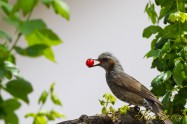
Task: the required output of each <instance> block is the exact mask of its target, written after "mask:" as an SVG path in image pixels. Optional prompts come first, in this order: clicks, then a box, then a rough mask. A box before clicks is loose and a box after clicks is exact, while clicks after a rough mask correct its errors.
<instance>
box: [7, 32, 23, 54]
mask: <svg viewBox="0 0 187 124" xmlns="http://www.w3.org/2000/svg"><path fill="white" fill-rule="evenodd" d="M21 35H22V34H21V33H18V35H17V38H16V40H15V41H14V44H13V45H12V47H11V48H10V51H12V50H13V48H14V47H15V46H16V44H17V43H18V41H19V39H20V37H21Z"/></svg>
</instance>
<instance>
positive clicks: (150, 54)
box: [145, 49, 160, 58]
mask: <svg viewBox="0 0 187 124" xmlns="http://www.w3.org/2000/svg"><path fill="white" fill-rule="evenodd" d="M159 54H160V50H154V49H152V50H150V51H149V52H148V53H147V54H146V55H145V56H146V57H147V58H149V57H153V58H157V57H158V56H159Z"/></svg>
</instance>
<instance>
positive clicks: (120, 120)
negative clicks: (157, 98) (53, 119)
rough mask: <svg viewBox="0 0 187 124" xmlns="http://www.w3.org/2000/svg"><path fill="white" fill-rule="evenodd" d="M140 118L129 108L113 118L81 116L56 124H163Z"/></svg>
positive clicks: (133, 109)
mask: <svg viewBox="0 0 187 124" xmlns="http://www.w3.org/2000/svg"><path fill="white" fill-rule="evenodd" d="M114 117H115V118H114ZM141 117H143V115H142V114H141V113H140V112H139V110H138V109H137V108H130V110H129V111H128V112H127V114H125V115H120V114H119V113H118V112H117V113H116V115H115V116H110V115H109V116H106V115H103V114H101V115H94V116H87V115H82V116H81V117H80V118H78V119H75V120H68V121H64V122H60V123H58V124H78V123H79V124H146V122H150V123H152V124H164V123H163V122H162V121H160V120H149V121H147V120H145V119H144V118H141ZM112 118H113V119H112Z"/></svg>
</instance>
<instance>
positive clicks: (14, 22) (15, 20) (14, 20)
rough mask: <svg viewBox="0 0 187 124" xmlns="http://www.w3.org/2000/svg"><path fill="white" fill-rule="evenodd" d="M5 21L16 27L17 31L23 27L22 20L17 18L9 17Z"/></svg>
mask: <svg viewBox="0 0 187 124" xmlns="http://www.w3.org/2000/svg"><path fill="white" fill-rule="evenodd" d="M5 21H6V22H7V23H8V24H11V25H13V26H15V27H16V28H17V29H19V26H20V25H21V20H20V19H19V18H18V17H16V16H8V17H6V18H5Z"/></svg>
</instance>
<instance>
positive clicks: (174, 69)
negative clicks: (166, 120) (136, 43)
mask: <svg viewBox="0 0 187 124" xmlns="http://www.w3.org/2000/svg"><path fill="white" fill-rule="evenodd" d="M186 4H187V1H186V0H155V3H151V2H149V3H148V4H147V6H146V9H145V10H146V12H147V14H148V16H149V18H151V21H152V23H153V25H150V26H148V27H146V28H145V29H144V31H143V34H142V35H143V37H144V38H153V40H152V42H151V50H150V51H149V52H148V53H147V54H146V55H145V57H147V58H152V59H153V61H152V66H151V68H156V69H157V70H158V71H160V72H161V73H160V74H159V75H158V76H156V77H155V78H154V79H153V80H152V82H151V86H152V92H153V93H154V94H155V95H156V96H158V97H161V98H162V104H163V106H164V108H165V109H166V110H168V113H169V114H182V110H183V109H185V105H186V102H187V101H186V99H187V83H186V82H187V13H186V10H187V8H186V6H185V5H186ZM155 5H157V7H160V12H159V14H157V13H156V11H155V10H154V8H153V6H155ZM147 10H151V11H147ZM152 15H154V16H152ZM161 21H163V24H164V26H162V27H161V26H159V25H158V24H159V23H161ZM183 120H185V118H184V119H183ZM183 124H187V121H186V123H183Z"/></svg>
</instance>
